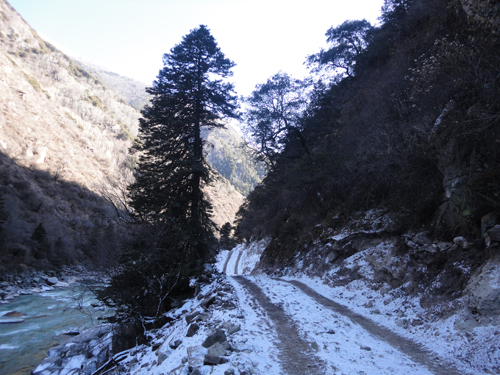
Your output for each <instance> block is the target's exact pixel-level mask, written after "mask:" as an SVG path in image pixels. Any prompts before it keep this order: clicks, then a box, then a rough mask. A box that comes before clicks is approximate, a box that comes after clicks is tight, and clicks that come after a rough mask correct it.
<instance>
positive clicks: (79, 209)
mask: <svg viewBox="0 0 500 375" xmlns="http://www.w3.org/2000/svg"><path fill="white" fill-rule="evenodd" d="M0 86H1V88H0V103H1V114H0V151H1V152H2V154H1V165H0V169H1V173H2V179H1V180H0V192H1V198H2V199H3V201H4V207H5V211H6V212H7V214H8V217H7V220H6V221H5V222H4V223H3V226H2V227H3V228H2V229H3V230H2V232H1V237H2V238H1V243H2V247H3V251H2V257H1V259H0V262H1V263H0V266H1V267H6V266H10V265H12V264H24V265H28V266H35V267H53V266H56V265H61V264H64V263H71V262H78V261H84V260H89V259H93V260H94V261H96V262H100V263H106V262H107V261H109V259H106V258H107V255H106V254H107V253H113V251H114V250H116V249H117V248H118V247H119V241H118V238H124V237H125V236H123V235H121V234H120V233H122V232H123V228H122V226H121V225H120V224H119V223H120V220H119V217H118V216H117V212H118V211H116V210H115V207H113V205H112V204H111V203H110V202H108V201H107V200H106V199H104V198H103V192H107V195H108V197H111V196H114V195H116V196H118V193H119V192H120V191H121V190H122V189H123V188H124V186H125V185H126V184H127V183H128V181H130V178H131V174H132V167H133V158H132V157H131V156H130V155H129V154H128V148H129V146H130V139H132V138H133V137H134V136H135V135H136V133H137V126H138V117H139V114H138V112H137V111H136V110H135V109H133V108H132V107H130V106H129V105H128V104H126V103H125V102H124V101H123V100H122V99H121V98H120V97H119V96H118V95H117V94H116V93H115V92H114V91H112V90H109V89H108V88H107V87H106V86H105V85H104V84H103V83H102V82H101V81H100V80H99V79H97V78H96V77H94V76H93V75H92V74H90V73H88V72H87V71H85V70H83V69H81V68H80V67H79V66H78V65H76V64H75V63H74V62H73V61H72V60H71V59H70V58H69V57H68V56H66V55H65V54H63V53H62V52H60V51H59V50H57V49H56V48H54V47H53V46H51V45H50V44H48V43H45V42H44V41H43V40H42V39H41V38H40V37H39V36H38V34H37V33H36V32H35V31H34V30H33V29H31V28H30V26H29V25H28V24H27V23H26V22H24V20H23V19H22V18H21V17H20V16H19V14H17V13H16V12H15V10H14V9H13V8H12V7H11V6H10V5H9V4H8V3H7V2H5V1H3V0H2V1H0ZM119 208H121V207H119ZM120 215H122V214H121V213H120ZM37 227H38V228H43V230H44V231H42V232H41V233H42V234H43V235H42V236H41V237H36V236H33V235H34V233H35V229H36V228H37ZM122 234H123V233H122ZM104 236H106V237H107V238H108V244H109V247H107V248H106V249H104V247H103V242H104V241H103V237H104Z"/></svg>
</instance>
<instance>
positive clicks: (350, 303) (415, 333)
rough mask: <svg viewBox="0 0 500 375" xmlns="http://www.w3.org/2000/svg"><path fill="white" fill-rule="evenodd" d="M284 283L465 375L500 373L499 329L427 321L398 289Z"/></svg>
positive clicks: (356, 283)
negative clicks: (320, 298) (421, 347)
mask: <svg viewBox="0 0 500 375" xmlns="http://www.w3.org/2000/svg"><path fill="white" fill-rule="evenodd" d="M283 279H287V280H299V281H301V282H302V283H304V284H306V285H308V286H309V287H311V288H313V289H314V290H315V291H316V292H318V293H320V294H322V295H323V296H325V297H327V298H329V299H331V300H333V301H335V302H337V303H339V304H342V305H344V306H347V307H348V308H349V309H351V310H352V311H354V312H356V313H359V314H360V315H363V316H365V317H367V318H369V319H371V320H373V321H374V322H376V323H378V324H380V325H382V326H384V327H386V328H389V329H390V330H392V331H393V332H396V333H397V334H399V335H401V336H403V337H406V338H409V339H411V340H413V341H416V342H418V343H420V344H422V345H424V346H425V347H427V348H428V349H430V350H432V351H433V352H434V353H436V354H437V355H439V357H441V358H442V359H443V360H445V361H447V362H449V363H453V364H454V365H455V366H456V367H457V368H458V369H459V370H460V371H461V372H462V373H464V374H474V375H479V374H498V373H499V372H498V371H499V369H500V331H499V329H498V327H496V326H486V327H475V328H474V329H472V330H459V329H456V328H455V322H456V321H460V320H463V317H461V316H460V315H453V316H451V317H448V318H447V319H445V320H438V321H431V320H427V319H426V311H425V310H424V309H423V308H422V307H421V306H420V303H419V300H418V298H417V297H414V298H409V297H407V296H398V290H397V289H396V290H394V291H392V292H389V293H387V294H385V295H384V296H382V295H381V293H380V292H379V291H375V290H372V289H370V287H369V285H366V283H364V282H363V281H361V280H356V281H354V282H351V283H350V284H348V285H347V286H337V287H331V286H328V285H325V284H324V283H323V280H321V279H320V278H315V279H311V278H309V277H305V276H302V277H293V278H292V277H284V278H283ZM412 323H413V324H412Z"/></svg>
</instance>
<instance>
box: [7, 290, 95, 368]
mask: <svg viewBox="0 0 500 375" xmlns="http://www.w3.org/2000/svg"><path fill="white" fill-rule="evenodd" d="M94 302H96V301H95V299H94V298H93V295H92V293H90V291H89V290H88V288H86V287H83V286H78V285H77V286H71V287H68V288H64V289H55V290H53V291H47V292H43V293H40V294H33V295H29V296H20V297H18V298H16V299H15V300H13V301H12V302H10V303H8V304H5V305H0V319H1V320H5V319H24V322H22V323H9V324H0V374H1V375H28V374H31V370H33V369H34V367H36V366H37V365H38V364H39V363H40V361H41V360H42V359H44V358H45V356H46V354H47V352H48V350H49V349H50V348H51V347H53V346H56V345H59V344H61V343H62V342H64V341H66V340H68V339H69V338H70V336H68V335H65V334H64V333H68V332H70V331H72V330H82V329H83V328H89V327H92V326H94V325H98V324H99V321H98V320H97V317H99V316H102V315H103V314H104V313H103V312H100V311H96V310H95V309H94V308H93V307H92V306H91V303H94ZM12 312H15V313H12ZM5 314H7V315H5ZM7 316H8V318H7Z"/></svg>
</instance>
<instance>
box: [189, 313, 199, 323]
mask: <svg viewBox="0 0 500 375" xmlns="http://www.w3.org/2000/svg"><path fill="white" fill-rule="evenodd" d="M198 315H200V312H199V311H195V312H193V313H191V314H188V315H186V323H187V324H189V323H191V322H192V321H193V319H194V318H196V317H197V316H198Z"/></svg>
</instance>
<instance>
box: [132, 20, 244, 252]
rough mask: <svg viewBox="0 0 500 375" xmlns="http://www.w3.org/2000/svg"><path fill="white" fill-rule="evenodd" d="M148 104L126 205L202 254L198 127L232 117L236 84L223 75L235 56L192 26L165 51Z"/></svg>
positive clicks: (204, 212) (206, 234) (204, 180)
mask: <svg viewBox="0 0 500 375" xmlns="http://www.w3.org/2000/svg"><path fill="white" fill-rule="evenodd" d="M163 63H164V68H163V69H162V70H160V73H159V74H158V77H157V79H156V81H154V83H153V87H151V88H148V89H147V92H148V93H149V94H151V95H152V99H151V102H150V105H149V106H147V107H146V108H145V109H144V110H143V111H142V116H143V117H142V119H141V120H140V141H139V142H137V143H136V145H135V146H134V148H135V149H136V150H138V151H140V152H141V157H140V159H139V162H138V166H137V171H138V173H137V176H136V182H135V183H134V184H132V185H131V186H130V187H129V190H130V195H129V196H130V199H131V205H132V207H133V208H134V210H135V211H136V212H137V213H138V214H139V215H140V216H141V217H143V218H145V219H146V220H148V221H152V222H154V223H162V224H163V225H165V226H166V230H167V232H168V231H170V232H181V233H182V234H183V237H184V238H185V239H187V240H188V242H189V243H190V244H191V246H193V247H194V249H196V252H197V254H198V256H199V257H200V258H205V257H206V255H207V246H206V243H207V240H208V239H209V238H210V237H211V236H212V232H213V224H212V222H211V220H210V217H209V211H210V204H209V203H208V202H207V200H206V199H205V196H204V194H203V186H204V185H206V184H208V183H209V182H210V168H209V166H208V164H207V163H206V161H205V159H204V155H203V140H202V138H201V135H200V130H201V128H202V127H205V128H206V127H212V128H213V127H222V126H223V125H222V124H221V122H220V120H221V119H222V118H224V117H235V116H236V109H237V104H236V96H235V95H234V93H233V85H232V84H231V83H227V82H225V81H224V79H225V78H227V77H230V76H231V75H232V72H231V68H233V67H234V65H235V64H234V63H233V62H232V61H231V60H229V59H227V58H226V57H225V56H224V54H223V53H222V52H221V50H220V48H219V47H218V46H217V42H216V41H215V39H214V37H213V36H212V35H211V34H210V31H209V30H208V29H207V27H206V26H204V25H201V26H200V27H198V28H196V29H194V30H192V31H191V32H190V33H189V34H188V35H186V36H184V37H183V39H182V42H181V43H179V44H178V45H176V46H175V47H174V48H172V49H171V51H170V53H166V54H165V55H164V56H163Z"/></svg>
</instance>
